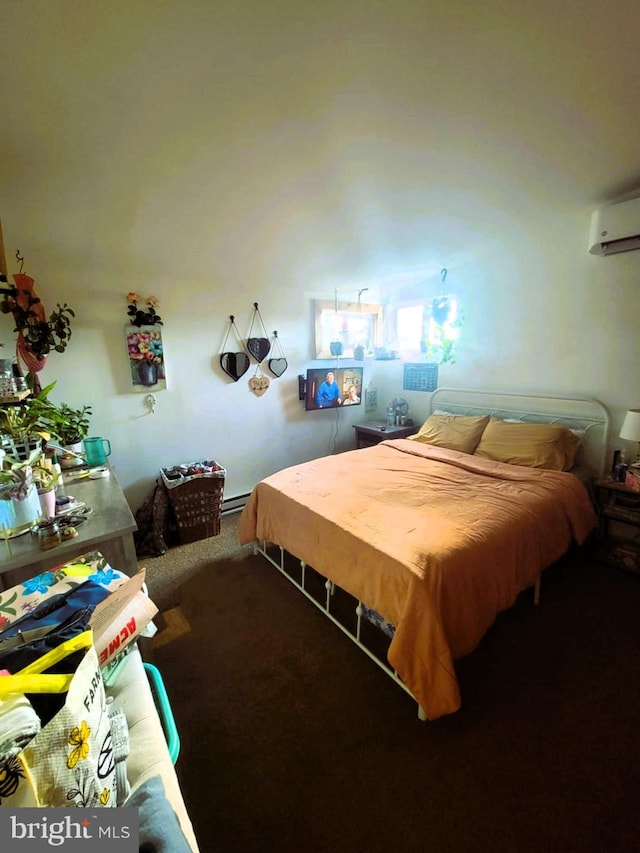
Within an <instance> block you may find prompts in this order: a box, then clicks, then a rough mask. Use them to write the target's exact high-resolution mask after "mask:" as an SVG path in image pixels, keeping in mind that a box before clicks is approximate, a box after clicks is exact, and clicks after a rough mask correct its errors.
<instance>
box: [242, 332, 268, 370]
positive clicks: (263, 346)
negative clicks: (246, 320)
mask: <svg viewBox="0 0 640 853" xmlns="http://www.w3.org/2000/svg"><path fill="white" fill-rule="evenodd" d="M247 349H248V350H249V352H250V353H251V355H252V356H253V357H254V358H255V360H256V361H257V362H258V364H259V363H260V362H261V361H264V360H265V358H266V357H267V356H268V355H269V350H270V349H271V343H270V341H269V338H247Z"/></svg>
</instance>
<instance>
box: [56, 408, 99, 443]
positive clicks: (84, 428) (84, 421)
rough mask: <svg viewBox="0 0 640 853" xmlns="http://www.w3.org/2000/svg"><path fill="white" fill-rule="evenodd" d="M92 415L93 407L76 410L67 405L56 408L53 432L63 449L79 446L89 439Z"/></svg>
mask: <svg viewBox="0 0 640 853" xmlns="http://www.w3.org/2000/svg"><path fill="white" fill-rule="evenodd" d="M92 414H93V411H92V409H91V406H83V407H82V408H81V409H74V408H72V407H71V406H68V405H67V404H66V403H60V405H59V406H56V413H55V415H54V418H55V422H54V423H53V424H52V431H53V433H54V435H55V436H56V438H58V440H59V441H60V444H61V445H62V446H63V447H72V446H73V445H77V444H79V443H80V442H81V441H82V440H83V439H84V438H86V437H87V434H88V432H89V424H90V422H89V418H90V417H91V415H92Z"/></svg>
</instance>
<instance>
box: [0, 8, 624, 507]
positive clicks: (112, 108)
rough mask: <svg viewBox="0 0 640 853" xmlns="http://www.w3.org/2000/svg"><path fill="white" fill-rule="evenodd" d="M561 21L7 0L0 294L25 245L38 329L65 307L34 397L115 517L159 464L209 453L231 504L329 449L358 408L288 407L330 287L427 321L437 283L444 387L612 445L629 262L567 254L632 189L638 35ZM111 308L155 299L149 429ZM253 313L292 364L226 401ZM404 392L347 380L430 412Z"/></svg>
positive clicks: (552, 15)
mask: <svg viewBox="0 0 640 853" xmlns="http://www.w3.org/2000/svg"><path fill="white" fill-rule="evenodd" d="M618 2H619V3H621V4H622V3H623V0H618ZM575 5H576V9H575V10H573V7H570V8H569V9H565V10H564V11H563V18H562V20H557V18H556V11H557V10H556V7H555V5H554V6H552V5H551V2H550V0H543V2H541V3H538V4H536V7H535V14H534V11H533V7H532V12H531V13H530V14H529V13H527V12H518V11H517V10H516V11H513V10H511V11H510V12H507V7H505V6H504V4H502V3H499V2H498V0H495V2H488V3H484V4H482V10H481V12H478V6H477V4H475V3H464V2H463V3H458V4H450V3H447V2H444V0H442V2H440V3H433V4H430V9H429V11H425V8H424V6H425V4H423V3H420V2H417V0H415V2H400V3H394V4H390V3H377V2H368V3H347V4H345V3H341V4H337V3H335V4H333V3H325V4H322V5H320V4H315V3H313V4H312V3H299V2H298V3H293V2H290V3H289V2H285V3H281V4H278V5H277V6H273V5H272V4H265V3H258V2H255V3H247V2H244V3H243V2H240V3H238V2H234V3H228V4H218V3H216V4H213V3H208V2H197V0H191V2H177V0H175V2H173V0H172V2H165V3H161V4H160V3H151V2H144V0H131V1H130V2H126V3H125V2H120V0H112V2H110V3H108V4H105V3H98V2H91V0H90V1H89V2H83V3H76V2H64V0H58V2H53V0H51V2H50V0H31V2H9V3H8V4H5V7H4V8H3V12H2V31H3V68H2V75H1V76H2V81H1V85H2V91H3V97H2V113H3V119H2V135H1V138H0V163H1V164H2V167H1V169H0V217H1V218H2V223H3V230H4V237H5V245H6V248H7V255H8V259H9V267H10V272H15V271H17V267H16V264H15V261H14V260H13V255H14V252H15V250H16V249H19V250H20V251H21V253H22V254H23V255H24V256H25V258H26V265H25V272H27V273H29V274H31V275H33V277H34V278H35V279H36V287H37V290H38V292H39V294H40V295H41V296H42V298H43V301H44V303H45V306H46V307H47V309H48V310H51V309H52V308H53V307H54V305H55V303H56V302H57V301H62V302H64V301H67V302H68V303H69V304H70V305H71V306H72V307H73V308H74V309H75V311H76V313H77V318H76V321H75V323H74V325H73V338H72V341H71V344H70V346H69V349H68V350H67V352H66V353H64V354H61V355H52V356H51V357H50V360H49V364H48V365H47V368H46V369H45V371H44V373H43V381H47V382H48V381H52V380H53V379H55V380H57V386H56V389H55V391H54V394H53V398H54V399H56V400H58V401H60V400H65V401H66V402H68V403H70V404H72V405H82V404H85V403H87V404H91V405H92V406H93V408H94V412H95V414H94V418H93V424H92V433H93V434H101V435H104V436H107V437H108V438H109V439H110V440H111V442H112V445H113V448H114V454H113V461H114V464H115V465H116V468H117V472H118V476H119V478H120V480H121V482H122V484H123V485H124V487H125V489H126V492H127V495H128V497H129V500H130V502H131V503H132V505H133V506H134V507H135V506H137V505H138V504H139V503H140V502H141V501H142V500H143V498H144V497H145V496H146V494H148V492H149V491H150V488H151V486H152V484H153V481H154V478H155V476H156V475H157V472H158V469H159V468H160V467H161V466H162V465H165V464H173V463H176V462H179V461H185V460H188V459H198V458H204V457H210V456H214V457H216V458H218V459H219V460H220V461H221V462H222V463H223V464H224V465H225V466H226V468H227V470H228V478H227V488H226V493H227V495H234V494H241V493H243V492H246V491H249V490H250V489H251V487H252V486H253V485H254V483H255V482H256V481H257V480H258V479H259V478H261V477H263V476H265V475H267V474H269V473H271V472H273V471H275V470H277V469H278V468H280V467H283V466H285V465H288V464H292V463H295V462H297V461H300V460H303V459H306V458H310V457H312V456H316V455H319V454H324V453H331V452H333V450H334V449H344V448H346V447H348V446H350V444H351V443H352V433H353V430H352V428H351V424H352V423H353V422H354V421H355V420H356V419H361V418H362V417H363V416H364V411H363V409H356V410H355V411H354V412H349V411H347V410H345V411H343V412H340V414H339V416H338V418H337V419H336V416H335V413H329V412H316V413H310V414H305V412H304V410H303V406H302V404H301V403H300V402H299V401H298V399H297V374H298V373H299V372H303V371H304V370H305V369H306V367H308V366H313V365H314V364H315V362H314V361H313V355H314V342H313V299H314V298H319V299H332V298H333V293H334V288H337V289H338V291H339V294H340V298H343V299H346V300H351V301H355V299H356V298H357V291H358V289H359V288H361V287H369V288H370V290H371V292H372V293H373V292H376V291H378V292H384V291H385V290H386V289H388V288H389V287H391V288H395V287H397V286H399V283H403V282H411V283H415V282H422V283H423V286H424V294H425V298H427V299H428V298H430V297H431V296H434V295H436V294H438V293H440V292H441V290H442V288H441V285H440V278H439V272H440V269H441V268H443V267H446V268H447V270H448V276H447V291H449V292H456V293H457V294H458V296H459V298H460V300H461V302H462V305H463V308H464V313H465V318H466V319H465V325H464V328H463V334H462V337H461V340H460V346H459V349H458V361H457V363H456V364H455V365H453V366H445V367H443V368H442V369H441V384H452V385H455V384H458V385H464V386H482V387H489V388H502V389H524V390H532V391H533V390H543V391H548V392H555V393H573V394H578V393H579V394H592V395H594V396H597V397H599V398H600V399H602V400H603V401H604V402H605V403H606V404H607V405H609V406H610V408H611V409H612V411H613V412H614V415H615V418H616V422H619V421H620V420H621V417H622V414H623V411H624V410H625V409H626V408H627V407H630V406H638V405H640V389H638V383H637V379H636V369H637V364H638V345H637V329H638V321H639V320H640V275H639V274H640V253H639V252H633V253H629V254H626V255H620V256H617V257H611V258H606V259H604V258H594V257H592V256H590V255H589V254H588V253H587V247H586V243H587V236H588V229H589V216H590V213H591V210H592V209H593V208H594V207H595V206H597V205H599V204H600V203H602V202H604V201H607V200H612V199H614V198H617V197H618V196H620V195H622V194H623V193H628V191H629V190H632V189H633V186H634V181H637V151H636V143H637V139H638V137H639V135H640V134H639V131H640V118H639V117H638V116H639V111H638V110H637V109H636V107H635V105H634V104H633V103H632V101H633V96H632V92H633V86H632V85H631V83H632V82H633V81H632V80H629V82H628V84H627V82H626V79H627V77H629V75H632V74H633V73H634V69H635V61H636V60H635V52H634V51H635V47H634V45H635V40H634V27H635V24H633V22H629V20H628V19H627V17H625V16H622V17H621V16H616V15H614V14H610V15H609V14H608V15H607V16H604V15H603V13H601V12H600V11H599V10H600V4H599V3H597V2H596V0H591V2H590V3H587V4H586V5H587V6H590V7H592V8H591V9H590V10H587V9H585V4H584V3H583V4H575ZM614 5H616V4H615V3H614ZM578 6H579V7H580V8H577V7H578ZM609 11H610V10H609ZM589 12H591V14H589ZM614 46H615V50H614V49H613V48H614ZM627 92H629V94H628V95H627V94H626V93H627ZM625 98H629V101H627V102H625ZM130 290H135V291H138V292H139V293H141V294H142V295H144V296H146V295H149V294H153V295H155V296H157V297H158V298H159V300H160V306H159V312H160V314H161V316H162V317H163V320H164V327H163V338H164V344H165V353H166V361H167V373H168V388H167V390H166V391H162V392H159V393H158V394H157V395H156V396H157V400H158V406H157V409H156V413H155V414H153V415H151V414H147V412H146V410H145V408H144V406H143V397H144V395H141V394H136V393H132V391H131V387H130V385H129V376H128V365H127V358H126V353H125V347H124V332H123V328H124V326H125V324H126V298H125V297H126V294H127V292H128V291H130ZM369 296H370V294H367V298H369ZM254 302H258V303H259V307H260V312H261V315H262V318H263V319H264V321H265V325H266V328H267V331H268V333H269V335H271V334H272V332H273V330H274V329H277V331H278V336H279V339H280V341H281V344H282V347H283V349H284V352H285V356H286V358H287V360H288V362H289V367H288V370H287V371H286V373H285V374H284V375H283V376H282V377H281V378H280V379H275V378H273V377H271V380H272V381H271V387H270V389H269V390H268V392H267V393H266V394H265V395H264V396H262V397H260V398H257V397H255V396H254V395H253V394H252V393H251V392H250V391H249V389H248V387H247V379H248V378H249V377H250V376H251V375H253V372H254V370H255V368H254V367H252V369H251V370H250V372H249V373H248V374H246V375H245V377H244V378H243V379H241V380H240V381H239V382H237V383H233V382H231V381H230V380H228V378H227V377H226V376H225V375H224V374H223V373H222V371H221V370H220V367H219V362H218V359H219V353H220V352H221V348H222V344H223V341H224V338H225V335H226V332H227V328H228V320H229V315H230V314H234V315H235V317H236V322H237V324H238V328H239V330H240V332H241V333H242V334H243V335H245V336H246V335H247V334H248V331H249V327H250V323H251V318H252V313H253V303H254ZM2 320H3V322H4V325H5V328H4V329H3V331H1V332H0V340H4V341H5V342H6V344H7V346H8V347H11V346H12V335H11V330H10V328H9V329H7V328H6V322H8V321H7V320H6V318H2ZM265 372H266V373H267V375H269V374H268V371H266V370H265ZM401 376H402V370H401V364H400V363H397V362H394V363H385V362H369V361H368V362H367V363H366V373H365V385H366V384H367V383H368V381H369V380H370V379H373V380H374V383H375V384H376V386H377V387H378V388H379V396H380V403H381V404H382V405H383V404H384V403H385V402H386V399H387V397H388V396H395V395H396V394H398V393H402V395H403V396H407V397H408V398H409V399H410V402H411V406H412V410H413V412H414V415H415V416H416V417H417V418H419V417H421V416H422V414H423V413H424V411H425V409H426V399H425V396H424V395H421V394H418V393H413V394H410V393H408V392H407V393H403V392H402V391H401Z"/></svg>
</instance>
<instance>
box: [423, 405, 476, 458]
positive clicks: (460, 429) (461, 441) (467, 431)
mask: <svg viewBox="0 0 640 853" xmlns="http://www.w3.org/2000/svg"><path fill="white" fill-rule="evenodd" d="M488 423H489V415H483V416H480V417H478V416H474V415H447V414H445V415H430V416H429V417H428V418H427V419H426V421H425V422H424V423H423V424H422V426H421V427H420V431H419V432H418V433H417V434H416V435H412V436H409V437H410V439H412V440H413V441H421V442H423V443H424V444H434V445H435V446H436V447H448V448H449V450H460V451H462V452H463V453H473V451H474V450H475V449H476V447H477V446H478V442H479V441H480V436H481V435H482V431H483V430H484V428H485V427H486V425H487V424H488Z"/></svg>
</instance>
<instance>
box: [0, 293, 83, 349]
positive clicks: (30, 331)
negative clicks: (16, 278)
mask: <svg viewBox="0 0 640 853" xmlns="http://www.w3.org/2000/svg"><path fill="white" fill-rule="evenodd" d="M16 293H17V291H16ZM21 293H22V294H23V295H24V297H25V303H26V304H25V306H23V305H20V304H19V303H18V301H17V300H16V299H15V298H14V297H13V296H11V295H7V296H5V298H4V299H3V300H2V302H0V311H1V312H2V313H3V314H13V320H14V323H15V328H14V332H22V335H23V336H24V339H25V341H26V342H27V344H28V346H29V349H30V350H31V352H32V353H33V355H34V356H35V357H36V358H37V359H39V360H41V359H43V358H44V357H45V356H47V355H49V353H50V352H51V351H52V350H54V351H55V352H64V351H65V349H66V348H67V344H68V343H69V339H70V338H71V318H72V317H75V316H76V315H75V312H74V311H73V309H72V308H70V307H69V306H68V305H67V303H66V302H65V303H64V305H60V303H58V304H57V305H56V310H55V311H52V312H51V314H50V315H49V318H48V319H47V318H46V317H45V318H44V319H43V318H42V316H41V313H42V312H39V311H34V307H35V306H38V305H40V304H41V301H40V297H38V296H36V295H35V294H34V293H32V292H31V291H29V290H22V291H21Z"/></svg>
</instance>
